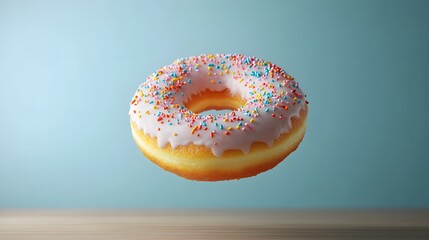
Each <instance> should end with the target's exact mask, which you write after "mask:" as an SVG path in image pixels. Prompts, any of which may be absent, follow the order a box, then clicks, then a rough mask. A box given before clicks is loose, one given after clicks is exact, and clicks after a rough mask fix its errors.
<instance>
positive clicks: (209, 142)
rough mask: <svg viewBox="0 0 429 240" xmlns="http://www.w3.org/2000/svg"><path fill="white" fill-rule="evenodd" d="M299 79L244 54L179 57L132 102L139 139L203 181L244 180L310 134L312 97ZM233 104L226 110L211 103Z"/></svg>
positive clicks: (149, 151)
mask: <svg viewBox="0 0 429 240" xmlns="http://www.w3.org/2000/svg"><path fill="white" fill-rule="evenodd" d="M305 97H306V96H305V95H304V93H303V92H302V91H301V89H300V88H299V86H298V82H296V81H295V80H294V78H292V77H291V76H290V75H289V74H287V73H286V72H285V71H284V70H283V69H282V68H280V67H278V66H276V65H275V64H272V63H270V62H267V61H264V60H262V59H258V58H255V57H247V56H244V55H241V54H207V55H200V56H195V57H188V58H182V59H178V60H176V61H175V62H174V63H173V64H171V65H168V66H165V67H163V68H161V69H159V70H158V71H156V72H154V73H153V74H151V75H150V76H149V77H148V78H147V80H146V81H145V82H144V83H143V84H141V85H140V86H139V88H138V90H137V91H136V92H135V94H134V97H133V98H132V100H131V103H130V111H129V115H130V122H131V129H132V134H133V137H134V140H135V142H136V144H137V145H138V147H139V148H140V150H141V151H142V152H143V154H144V155H145V156H146V157H147V158H149V159H150V160H151V161H153V162H154V163H155V164H157V165H159V166H160V167H161V168H163V169H165V170H167V171H170V172H172V173H175V174H177V175H179V176H181V177H184V178H187V179H192V180H199V181H220V180H231V179H240V178H245V177H250V176H254V175H257V174H259V173H261V172H264V171H267V170H269V169H271V168H273V167H275V166H276V165H277V164H279V163H280V162H281V161H282V160H283V159H285V157H286V156H288V155H289V154H290V153H291V152H293V151H294V150H295V149H296V148H297V147H298V145H299V143H300V142H301V140H302V139H303V137H304V133H305V130H306V117H307V112H308V102H307V101H306V99H305ZM222 109H229V111H227V112H225V113H220V114H213V113H210V112H204V111H207V110H222Z"/></svg>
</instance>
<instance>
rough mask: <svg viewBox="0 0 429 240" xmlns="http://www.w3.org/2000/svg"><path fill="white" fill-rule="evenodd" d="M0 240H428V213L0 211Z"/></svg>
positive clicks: (416, 211) (366, 211)
mask: <svg viewBox="0 0 429 240" xmlns="http://www.w3.org/2000/svg"><path fill="white" fill-rule="evenodd" d="M0 239H1V240H3V239H5V240H23V239H36V240H38V239H43V240H51V239H65V240H68V239H84V240H85V239H121V240H123V239H429V210H422V211H419V210H413V211H399V210H395V211H387V210H385V211H381V210H377V211H369V210H365V211H363V210H348V211H319V210H317V211H310V210H300V211H286V210H250V211H246V210H229V211H228V210H210V211H208V210H207V211H205V210H188V211H185V210H182V211H178V210H171V211H169V210H157V211H155V210H152V211H143V210H136V211H131V210H126V211H88V210H87V211H72V210H67V211H65V210H48V211H40V210H39V211H28V210H26V211H23V210H20V211H12V210H0Z"/></svg>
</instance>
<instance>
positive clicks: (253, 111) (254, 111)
mask: <svg viewBox="0 0 429 240" xmlns="http://www.w3.org/2000/svg"><path fill="white" fill-rule="evenodd" d="M252 113H256V110H252ZM252 119H253V118H252Z"/></svg>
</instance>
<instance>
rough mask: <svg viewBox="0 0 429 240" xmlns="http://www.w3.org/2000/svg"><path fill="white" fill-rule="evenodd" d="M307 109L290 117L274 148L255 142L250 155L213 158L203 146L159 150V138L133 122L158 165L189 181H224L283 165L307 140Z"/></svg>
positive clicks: (138, 139)
mask: <svg viewBox="0 0 429 240" xmlns="http://www.w3.org/2000/svg"><path fill="white" fill-rule="evenodd" d="M307 109H308V108H305V110H301V111H300V114H299V117H292V118H291V128H290V131H289V132H288V133H285V134H282V135H281V136H280V137H279V138H277V139H275V140H274V144H273V146H271V147H269V146H268V145H266V144H265V143H262V142H255V143H253V144H252V146H251V147H250V151H249V153H248V154H244V153H243V152H242V151H240V150H228V151H225V152H224V154H223V155H222V156H221V157H216V156H214V155H213V153H212V151H211V149H210V148H208V147H206V146H201V145H194V144H190V145H186V146H178V147H176V148H175V149H172V148H171V146H170V145H167V146H166V147H165V148H160V147H158V141H157V138H152V137H151V136H149V135H148V134H145V133H144V131H142V130H138V129H137V126H136V124H135V123H134V122H133V121H130V122H131V129H132V134H133V137H134V140H135V142H136V144H137V146H138V147H139V149H140V150H141V152H142V153H143V154H144V155H145V156H146V157H147V158H148V159H149V160H151V161H152V162H153V163H155V164H156V165H158V166H160V167H161V168H163V169H164V170H166V171H169V172H172V173H174V174H177V175H179V176H181V177H184V178H187V179H190V180H197V181H222V180H233V179H241V178H246V177H251V176H255V175H257V174H259V173H262V172H265V171H267V170H270V169H272V168H274V167H275V166H277V165H278V164H279V163H280V162H282V161H283V160H284V159H285V158H286V157H287V156H288V155H289V154H290V153H292V152H293V151H294V150H295V149H296V148H297V147H298V146H299V144H300V142H301V141H302V139H303V138H304V133H305V130H306V118H307V112H308V111H307Z"/></svg>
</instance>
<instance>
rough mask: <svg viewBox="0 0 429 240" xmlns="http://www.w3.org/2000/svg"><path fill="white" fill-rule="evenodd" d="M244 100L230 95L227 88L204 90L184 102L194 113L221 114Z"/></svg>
mask: <svg viewBox="0 0 429 240" xmlns="http://www.w3.org/2000/svg"><path fill="white" fill-rule="evenodd" d="M245 104H246V100H244V99H243V98H241V97H240V96H238V95H237V96H232V95H231V92H230V91H229V90H228V89H225V90H223V91H211V90H205V91H203V92H201V93H199V94H197V95H192V96H191V98H190V99H189V100H188V101H187V102H185V103H184V105H185V107H186V108H188V109H189V110H191V111H192V112H194V113H196V114H204V113H210V114H223V113H226V112H229V111H233V110H237V109H238V108H240V107H242V106H244V105H245Z"/></svg>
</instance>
